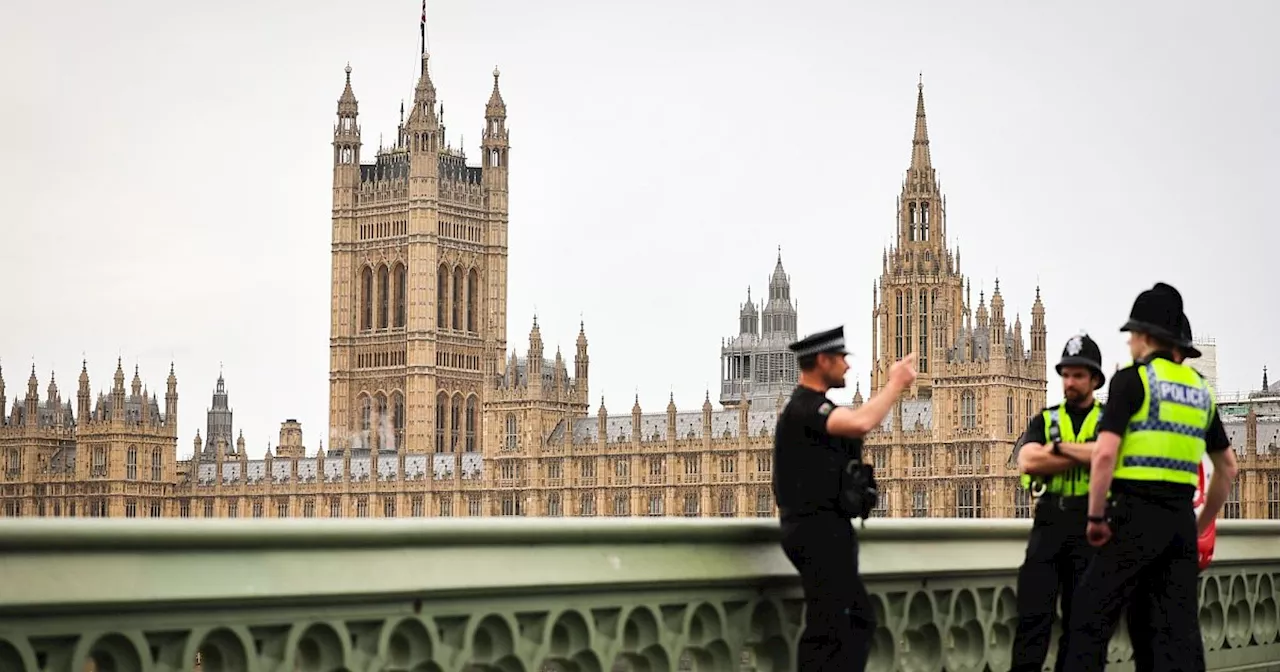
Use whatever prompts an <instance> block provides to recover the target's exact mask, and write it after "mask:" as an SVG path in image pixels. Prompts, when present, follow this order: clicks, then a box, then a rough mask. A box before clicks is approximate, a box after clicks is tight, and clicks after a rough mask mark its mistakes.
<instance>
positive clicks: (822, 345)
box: [796, 335, 844, 357]
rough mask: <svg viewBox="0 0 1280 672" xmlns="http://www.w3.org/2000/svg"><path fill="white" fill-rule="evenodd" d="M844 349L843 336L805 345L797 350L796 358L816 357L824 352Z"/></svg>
mask: <svg viewBox="0 0 1280 672" xmlns="http://www.w3.org/2000/svg"><path fill="white" fill-rule="evenodd" d="M842 349H844V336H842V335H841V336H835V337H833V338H828V339H823V340H819V341H814V342H812V343H805V344H804V345H803V346H801V347H800V348H797V349H796V357H807V356H809V355H816V354H819V353H823V352H830V351H832V350H842Z"/></svg>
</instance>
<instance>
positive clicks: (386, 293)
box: [378, 266, 391, 329]
mask: <svg viewBox="0 0 1280 672" xmlns="http://www.w3.org/2000/svg"><path fill="white" fill-rule="evenodd" d="M388 276H389V272H388V271H387V267H386V266H379V267H378V328H379V329H386V328H387V316H388V315H387V314H388V313H389V312H390V310H391V282H390V279H389V277H388Z"/></svg>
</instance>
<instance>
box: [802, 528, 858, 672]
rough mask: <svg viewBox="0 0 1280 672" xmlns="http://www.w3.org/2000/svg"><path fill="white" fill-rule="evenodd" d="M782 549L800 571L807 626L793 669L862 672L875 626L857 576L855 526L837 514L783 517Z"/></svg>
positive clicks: (818, 671)
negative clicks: (793, 517) (786, 518)
mask: <svg viewBox="0 0 1280 672" xmlns="http://www.w3.org/2000/svg"><path fill="white" fill-rule="evenodd" d="M782 550H783V551H784V552H785V553H786V554H787V559H788V560H790V561H791V564H793V565H795V568H796V570H798V571H799V572H800V584H801V586H803V588H804V606H805V619H804V621H805V625H804V632H803V633H801V635H800V643H799V645H798V647H797V649H798V650H797V652H796V672H837V671H839V672H861V671H862V670H865V669H866V667H867V657H868V656H869V655H870V653H871V638H872V635H873V634H874V633H875V629H876V616H875V607H874V606H873V605H872V603H871V596H870V595H869V594H868V593H867V588H866V585H865V584H863V583H862V578H861V577H860V576H858V541H857V538H856V536H855V535H854V532H853V525H852V524H851V523H850V522H849V521H848V520H845V519H844V518H840V517H839V516H836V515H823V514H819V515H815V516H807V517H803V518H798V519H790V520H785V519H784V520H783V521H782Z"/></svg>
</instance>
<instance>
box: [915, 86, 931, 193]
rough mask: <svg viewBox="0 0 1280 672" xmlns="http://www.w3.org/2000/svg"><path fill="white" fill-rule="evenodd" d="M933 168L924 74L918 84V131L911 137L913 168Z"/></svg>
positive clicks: (924, 169) (921, 169) (922, 169)
mask: <svg viewBox="0 0 1280 672" xmlns="http://www.w3.org/2000/svg"><path fill="white" fill-rule="evenodd" d="M932 168H933V161H932V160H931V159H930V157H929V124H928V123H927V122H926V120H925V114H924V75H923V74H921V75H920V82H919V83H918V84H916V132H915V135H914V136H913V137H912V138H911V169H912V170H920V171H927V170H930V169H932Z"/></svg>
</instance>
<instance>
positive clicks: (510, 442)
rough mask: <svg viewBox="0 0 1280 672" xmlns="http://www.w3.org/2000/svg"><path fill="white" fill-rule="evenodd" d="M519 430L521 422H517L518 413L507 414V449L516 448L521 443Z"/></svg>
mask: <svg viewBox="0 0 1280 672" xmlns="http://www.w3.org/2000/svg"><path fill="white" fill-rule="evenodd" d="M519 430H520V425H519V423H517V422H516V414H515V413H508V414H507V440H506V444H505V445H506V448H507V450H515V449H516V446H518V445H519V436H520V433H519Z"/></svg>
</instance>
